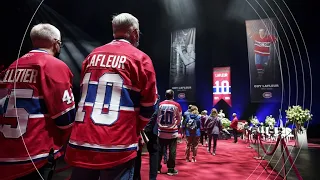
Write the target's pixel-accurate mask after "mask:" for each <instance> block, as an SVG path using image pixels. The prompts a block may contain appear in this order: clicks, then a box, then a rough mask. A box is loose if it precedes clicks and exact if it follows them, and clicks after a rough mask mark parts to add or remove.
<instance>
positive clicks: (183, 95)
mask: <svg viewBox="0 0 320 180" xmlns="http://www.w3.org/2000/svg"><path fill="white" fill-rule="evenodd" d="M185 97H186V95H185V94H184V93H180V94H178V98H180V99H184V98H185Z"/></svg>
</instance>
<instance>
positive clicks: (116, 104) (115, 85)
mask: <svg viewBox="0 0 320 180" xmlns="http://www.w3.org/2000/svg"><path fill="white" fill-rule="evenodd" d="M90 76H91V73H86V74H85V76H84V78H83V81H82V94H81V100H80V102H79V107H78V110H77V115H76V119H75V121H78V122H83V121H84V117H85V114H86V112H85V109H83V107H84V106H93V109H92V112H91V120H92V121H93V122H94V123H95V124H100V125H112V124H113V123H115V122H116V121H117V119H118V114H119V110H120V99H121V92H122V86H123V80H122V78H121V76H120V75H119V74H111V73H105V74H103V75H102V76H101V77H100V78H99V80H98V84H97V83H96V82H90ZM89 84H97V85H98V88H97V91H96V92H88V89H89V88H88V87H89ZM107 86H112V91H110V92H108V91H107ZM89 93H90V96H94V97H95V101H94V103H93V104H92V103H90V102H85V101H86V97H87V95H88V94H89ZM93 93H94V94H93ZM106 96H109V97H108V99H109V98H110V102H108V104H104V103H105V99H106V98H107V97H106ZM103 108H108V109H109V111H108V113H103V112H102V109H103Z"/></svg>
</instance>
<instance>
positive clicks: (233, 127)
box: [230, 113, 238, 143]
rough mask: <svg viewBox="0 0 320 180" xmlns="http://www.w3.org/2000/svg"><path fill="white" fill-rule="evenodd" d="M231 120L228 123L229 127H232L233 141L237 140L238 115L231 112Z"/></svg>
mask: <svg viewBox="0 0 320 180" xmlns="http://www.w3.org/2000/svg"><path fill="white" fill-rule="evenodd" d="M232 117H233V120H232V122H231V124H230V127H231V128H232V132H233V138H234V141H233V142H234V143H237V142H238V117H237V114H236V113H233V114H232Z"/></svg>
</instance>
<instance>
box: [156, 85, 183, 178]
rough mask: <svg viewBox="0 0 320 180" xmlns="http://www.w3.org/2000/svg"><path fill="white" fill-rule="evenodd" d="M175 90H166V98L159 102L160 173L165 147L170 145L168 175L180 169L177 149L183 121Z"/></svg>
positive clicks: (176, 172)
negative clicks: (177, 168)
mask: <svg viewBox="0 0 320 180" xmlns="http://www.w3.org/2000/svg"><path fill="white" fill-rule="evenodd" d="M173 98H174V92H173V90H171V89H169V90H167V91H166V100H164V101H162V102H161V103H160V104H159V110H158V119H157V123H158V126H159V127H158V129H159V130H158V137H159V145H160V152H159V161H158V173H161V159H162V155H163V154H164V149H165V147H166V146H169V159H168V161H167V167H168V173H167V174H168V175H170V176H172V175H176V174H178V171H177V170H176V169H175V165H176V150H177V138H178V126H177V125H178V124H179V123H180V122H181V116H182V110H181V106H180V104H179V103H177V102H175V101H173Z"/></svg>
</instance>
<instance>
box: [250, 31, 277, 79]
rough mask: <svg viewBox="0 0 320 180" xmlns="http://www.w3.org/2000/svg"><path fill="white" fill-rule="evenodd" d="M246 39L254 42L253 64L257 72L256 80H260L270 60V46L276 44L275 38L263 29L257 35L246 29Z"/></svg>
mask: <svg viewBox="0 0 320 180" xmlns="http://www.w3.org/2000/svg"><path fill="white" fill-rule="evenodd" d="M247 32H248V37H250V38H251V39H252V40H253V41H254V54H255V64H256V68H257V72H258V78H259V79H262V76H263V74H264V71H265V67H266V66H268V64H269V60H270V47H271V44H272V43H274V42H276V40H277V38H276V37H275V36H273V35H269V34H267V33H266V31H265V29H259V33H252V32H251V29H250V28H247Z"/></svg>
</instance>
